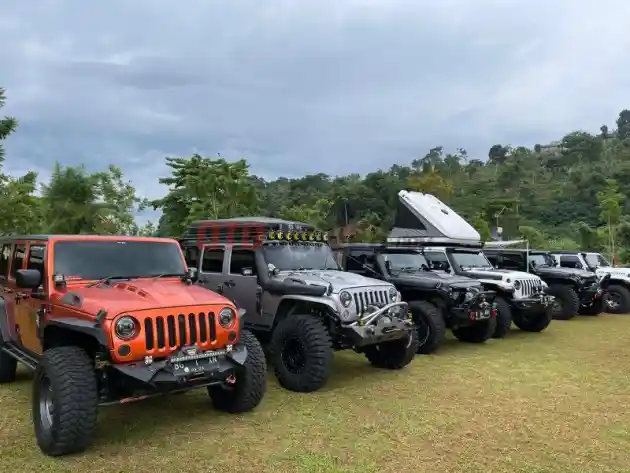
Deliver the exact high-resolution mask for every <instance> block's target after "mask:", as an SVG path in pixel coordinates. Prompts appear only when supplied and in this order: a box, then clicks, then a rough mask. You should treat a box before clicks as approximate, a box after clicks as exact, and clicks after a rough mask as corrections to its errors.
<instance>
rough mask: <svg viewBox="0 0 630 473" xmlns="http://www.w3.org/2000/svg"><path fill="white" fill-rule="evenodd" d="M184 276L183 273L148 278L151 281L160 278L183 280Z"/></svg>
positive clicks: (163, 274)
mask: <svg viewBox="0 0 630 473" xmlns="http://www.w3.org/2000/svg"><path fill="white" fill-rule="evenodd" d="M184 276H186V275H185V274H184V273H162V274H157V275H155V276H149V277H151V278H153V279H160V278H183V277H184Z"/></svg>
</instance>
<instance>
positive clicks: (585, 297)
mask: <svg viewBox="0 0 630 473" xmlns="http://www.w3.org/2000/svg"><path fill="white" fill-rule="evenodd" d="M606 287H608V286H607V285H606ZM605 292H606V291H605V289H604V288H603V287H602V284H601V281H600V282H599V283H597V284H593V285H592V286H589V287H585V288H582V290H581V291H580V292H579V294H578V295H579V296H580V304H581V305H589V306H590V305H591V304H593V303H594V302H596V301H597V300H598V299H600V298H601V297H603V295H604V293H605Z"/></svg>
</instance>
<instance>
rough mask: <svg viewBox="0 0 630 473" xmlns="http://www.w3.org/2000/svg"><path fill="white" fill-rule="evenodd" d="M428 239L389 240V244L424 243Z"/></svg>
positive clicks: (404, 238)
mask: <svg viewBox="0 0 630 473" xmlns="http://www.w3.org/2000/svg"><path fill="white" fill-rule="evenodd" d="M425 241H426V238H412V237H399V238H393V237H391V238H388V239H387V243H424V242H425Z"/></svg>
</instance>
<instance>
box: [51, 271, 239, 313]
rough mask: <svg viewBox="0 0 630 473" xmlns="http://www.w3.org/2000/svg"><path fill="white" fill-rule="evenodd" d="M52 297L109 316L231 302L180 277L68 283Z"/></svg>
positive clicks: (61, 302)
mask: <svg viewBox="0 0 630 473" xmlns="http://www.w3.org/2000/svg"><path fill="white" fill-rule="evenodd" d="M70 294H74V295H75V296H78V297H72V296H70ZM51 299H52V303H53V304H55V305H66V306H69V307H72V308H74V309H78V310H81V311H82V312H85V313H88V314H93V315H95V314H96V313H98V311H100V310H101V309H105V310H106V311H107V318H108V319H110V318H113V317H115V316H116V315H118V314H121V313H123V312H135V311H139V310H147V309H161V308H169V307H185V306H198V305H206V304H207V305H216V304H221V305H223V304H224V305H232V303H231V302H230V301H229V300H228V299H227V298H225V297H223V296H221V295H219V294H217V293H215V292H212V291H210V290H208V289H205V288H203V287H202V286H199V285H196V284H185V283H183V282H181V281H180V280H179V279H178V280H172V279H171V280H166V279H162V280H152V279H138V280H133V281H125V282H119V283H114V284H112V285H111V286H110V285H109V284H105V283H101V284H98V285H96V286H92V287H86V286H73V285H69V286H68V287H67V290H66V291H64V292H58V293H56V294H54V295H53V297H52V298H51Z"/></svg>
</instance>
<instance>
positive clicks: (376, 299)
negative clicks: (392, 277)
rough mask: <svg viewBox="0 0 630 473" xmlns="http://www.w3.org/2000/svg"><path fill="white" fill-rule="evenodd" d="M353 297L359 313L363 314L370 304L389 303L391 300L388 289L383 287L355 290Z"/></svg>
mask: <svg viewBox="0 0 630 473" xmlns="http://www.w3.org/2000/svg"><path fill="white" fill-rule="evenodd" d="M352 299H353V300H354V305H355V307H356V309H357V313H359V314H363V313H364V312H365V311H366V309H367V307H368V305H374V304H387V303H388V302H389V296H388V291H386V290H381V289H378V290H366V291H357V292H354V293H353V294H352Z"/></svg>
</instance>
